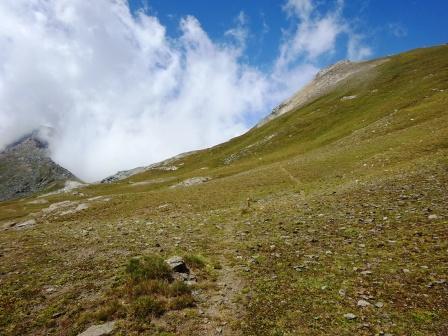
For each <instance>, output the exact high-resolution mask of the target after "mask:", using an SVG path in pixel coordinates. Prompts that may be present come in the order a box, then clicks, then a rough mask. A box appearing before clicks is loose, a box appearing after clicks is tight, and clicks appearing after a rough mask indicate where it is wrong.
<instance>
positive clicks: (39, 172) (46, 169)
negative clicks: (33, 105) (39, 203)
mask: <svg viewBox="0 0 448 336" xmlns="http://www.w3.org/2000/svg"><path fill="white" fill-rule="evenodd" d="M69 180H73V181H76V180H77V178H76V177H75V176H74V175H73V174H72V173H70V172H69V171H68V170H67V169H65V168H62V167H61V166H59V165H58V164H57V163H55V162H54V161H53V160H52V159H51V158H50V153H49V149H48V143H47V142H46V141H45V140H43V139H42V138H41V137H40V136H39V133H38V132H33V133H31V134H29V135H27V136H25V137H23V138H22V139H20V140H19V141H17V142H15V143H13V144H11V145H9V146H8V147H6V149H5V150H4V151H3V152H1V153H0V201H4V200H8V199H14V198H19V197H24V196H28V195H31V194H33V193H35V192H40V191H44V190H48V189H50V188H59V187H63V186H64V184H65V182H66V181H69Z"/></svg>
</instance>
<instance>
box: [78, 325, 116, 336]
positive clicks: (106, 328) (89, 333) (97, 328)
mask: <svg viewBox="0 0 448 336" xmlns="http://www.w3.org/2000/svg"><path fill="white" fill-rule="evenodd" d="M114 328H115V322H106V323H104V324H98V325H94V326H91V327H90V328H88V329H87V330H86V331H84V332H83V333H81V334H78V336H105V335H110V333H111V332H112V331H113V330H114Z"/></svg>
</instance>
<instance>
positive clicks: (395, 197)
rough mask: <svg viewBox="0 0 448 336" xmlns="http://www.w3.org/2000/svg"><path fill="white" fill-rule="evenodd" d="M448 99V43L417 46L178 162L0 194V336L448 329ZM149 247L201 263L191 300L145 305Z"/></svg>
mask: <svg viewBox="0 0 448 336" xmlns="http://www.w3.org/2000/svg"><path fill="white" fill-rule="evenodd" d="M287 80H288V79H287V78H285V81H287ZM353 96H354V98H353ZM344 97H345V98H344ZM347 97H351V98H352V99H348V98H347ZM447 106H448V46H438V47H433V48H427V49H418V50H413V51H410V52H407V53H403V54H400V55H396V56H391V57H389V58H387V59H384V62H382V63H381V64H379V65H377V66H376V67H374V68H372V69H370V70H368V71H365V72H361V73H357V74H355V75H353V76H351V77H349V78H347V79H346V80H345V81H344V82H342V83H341V84H340V85H338V86H337V88H336V89H335V90H333V91H332V92H331V93H329V94H327V95H324V96H322V97H320V98H318V99H316V100H315V101H312V102H310V103H309V104H307V105H306V106H304V107H302V108H300V109H298V110H295V111H291V112H290V113H287V114H285V115H283V116H281V117H278V118H276V119H274V120H272V121H270V122H269V123H267V124H265V125H264V126H262V127H260V128H254V129H252V130H250V131H249V132H247V133H246V134H244V135H242V136H240V137H237V138H234V139H232V140H230V141H229V142H226V143H224V144H221V145H218V146H216V147H213V148H210V149H205V150H201V151H198V152H196V153H194V154H191V155H189V156H186V157H184V158H180V159H177V160H174V161H173V162H170V163H169V165H170V166H172V167H174V166H175V167H176V168H177V169H176V170H162V169H151V170H148V171H146V172H144V173H141V174H138V175H134V176H131V177H129V178H128V179H126V180H122V181H118V182H115V183H111V184H94V185H90V186H88V187H86V188H83V189H80V190H78V191H77V192H76V193H74V194H56V195H50V196H44V197H41V198H27V199H22V200H17V201H12V202H3V203H0V220H1V221H2V225H4V226H5V228H8V229H7V230H4V231H2V232H0V254H1V264H0V281H1V286H0V334H4V335H46V334H51V335H53V334H54V335H77V334H78V333H79V332H82V331H83V330H84V329H86V328H87V327H88V326H90V325H92V324H100V323H103V322H104V321H107V320H115V321H117V327H116V333H117V334H120V335H214V334H224V335H386V334H391V335H445V334H448V323H447V321H448V299H447V298H448V287H447V280H448V279H447V277H448V269H447V268H448V257H447V255H448V253H447V251H448V245H447V237H448V207H447V204H448V192H447V190H448V113H447V112H448V111H447ZM193 177H209V178H210V180H208V181H206V182H204V183H201V184H197V185H191V186H176V185H177V184H178V183H180V182H182V181H185V180H187V179H190V178H193ZM173 186H174V187H173ZM98 196H102V198H97V197H98ZM39 199H45V200H46V201H48V202H47V203H39V202H37V204H36V202H34V201H36V200H39ZM92 199H93V200H92ZM67 200H69V201H72V202H78V203H77V204H80V203H83V204H87V205H88V208H87V209H84V210H82V211H77V212H71V213H70V212H69V213H66V214H62V213H61V212H57V211H56V212H43V211H42V209H45V208H48V207H49V205H50V204H54V203H57V202H61V201H67ZM30 202H33V203H30ZM31 218H34V219H35V221H36V223H35V224H34V225H33V226H30V227H25V228H23V229H22V230H17V229H15V226H14V225H15V224H11V223H12V222H17V223H20V222H23V221H26V220H28V219H31ZM141 255H143V256H150V257H151V258H156V259H154V260H159V259H157V258H159V257H162V258H166V257H169V256H172V255H181V256H185V257H186V259H187V260H201V267H200V268H197V269H195V268H194V265H193V266H192V267H193V270H194V271H195V272H196V274H197V277H198V282H197V284H196V285H194V288H192V289H188V288H183V287H182V291H183V293H184V294H183V295H184V297H185V298H187V299H188V302H181V304H180V305H179V306H177V305H174V306H173V305H172V303H171V302H172V301H174V300H175V298H176V294H173V293H176V291H175V289H173V288H177V287H176V286H178V285H177V284H173V283H171V282H166V281H165V280H164V279H159V280H157V279H150V280H151V281H153V282H154V281H156V282H154V283H153V282H151V285H148V284H147V285H145V286H146V287H144V286H143V285H141V284H137V285H138V286H143V287H142V288H144V289H141V291H143V292H144V296H143V298H140V297H139V298H137V299H135V300H134V298H135V297H134V296H133V295H135V291H136V289H135V288H137V287H136V286H137V285H136V284H133V283H132V282H131V284H132V286H134V287H132V286H131V285H129V283H130V282H129V281H131V280H132V279H131V280H130V279H129V274H127V273H126V269H127V268H126V266H127V265H129V262H130V260H131V259H132V258H133V257H136V256H141ZM145 281H146V280H145ZM157 281H159V282H157ZM163 281H165V282H163ZM163 283H165V285H166V288H165V289H164V287H163ZM138 288H140V287H138ZM139 290H140V289H139ZM176 290H177V289H176ZM176 300H178V299H176ZM184 300H186V299H184ZM135 302H138V303H139V305H137V306H136V303H135ZM142 306H143V307H144V308H141V307H142ZM148 307H149V308H148ZM154 307H155V308H154ZM156 308H157V309H156ZM142 311H143V313H142ZM151 311H156V312H157V313H148V312H151ZM136 312H138V314H137V315H138V316H137V317H136ZM151 314H152V315H151ZM346 314H353V316H352V315H346ZM142 316H143V318H142ZM347 316H348V317H350V318H348V317H347Z"/></svg>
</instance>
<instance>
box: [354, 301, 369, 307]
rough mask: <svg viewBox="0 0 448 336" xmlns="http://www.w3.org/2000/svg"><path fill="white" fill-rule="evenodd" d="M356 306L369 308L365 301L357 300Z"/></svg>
mask: <svg viewBox="0 0 448 336" xmlns="http://www.w3.org/2000/svg"><path fill="white" fill-rule="evenodd" d="M357 305H358V307H368V306H370V302H368V301H366V300H358V303H357Z"/></svg>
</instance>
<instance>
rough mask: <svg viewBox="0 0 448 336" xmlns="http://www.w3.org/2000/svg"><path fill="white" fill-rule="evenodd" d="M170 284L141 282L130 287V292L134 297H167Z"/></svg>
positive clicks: (166, 281)
mask: <svg viewBox="0 0 448 336" xmlns="http://www.w3.org/2000/svg"><path fill="white" fill-rule="evenodd" d="M169 287H170V284H169V282H168V280H152V279H150V280H141V281H139V282H133V283H131V284H130V285H129V286H128V292H129V294H130V296H132V297H138V296H143V295H150V294H159V295H167V294H168V292H169Z"/></svg>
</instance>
